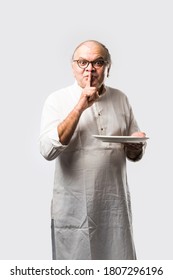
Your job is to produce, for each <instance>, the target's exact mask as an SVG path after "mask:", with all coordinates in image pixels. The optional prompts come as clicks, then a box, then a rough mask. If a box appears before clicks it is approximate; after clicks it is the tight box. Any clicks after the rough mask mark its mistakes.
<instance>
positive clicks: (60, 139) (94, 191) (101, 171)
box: [40, 40, 145, 260]
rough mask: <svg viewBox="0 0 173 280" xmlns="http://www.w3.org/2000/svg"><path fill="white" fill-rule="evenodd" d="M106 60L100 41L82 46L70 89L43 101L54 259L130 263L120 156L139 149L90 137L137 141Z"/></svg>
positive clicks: (129, 221) (138, 156)
mask: <svg viewBox="0 0 173 280" xmlns="http://www.w3.org/2000/svg"><path fill="white" fill-rule="evenodd" d="M110 67H111V56H110V53H109V51H108V49H107V48H106V47H105V46H104V45H103V44H102V43H100V42H98V41H95V40H88V41H85V42H82V43H81V44H80V45H79V46H78V47H77V48H76V49H75V51H74V53H73V56H72V70H73V74H74V77H75V82H74V84H73V85H71V86H68V87H66V88H63V89H60V90H57V91H55V92H54V93H52V94H51V95H49V96H48V98H47V99H46V101H45V104H44V107H43V112H42V121H41V133H40V151H41V154H42V155H43V156H44V157H45V158H46V159H47V160H53V159H55V175H54V188H53V199H52V213H51V216H52V252H53V259H61V260H65V259H66V260H92V259H93V260H94V259H98V260H99V259H105V260H115V259H119V260H120V259H136V253H135V247H134V242H133V231H132V218H131V204H130V193H129V188H128V182H127V173H126V158H128V159H130V160H132V161H137V160H139V159H141V158H142V155H143V152H144V145H143V143H135V144H131V143H126V144H125V145H123V144H120V143H112V142H111V143H109V142H102V141H99V140H98V139H96V138H95V137H93V135H95V134H99V135H109V136H111V135H112V136H116V135H118V136H130V135H135V136H140V137H144V136H145V133H143V132H140V131H139V128H138V125H137V122H136V120H135V118H134V115H133V111H132V108H131V106H130V104H129V101H128V98H127V96H126V95H125V94H124V93H122V92H121V91H119V90H117V89H114V88H111V87H108V86H106V85H105V79H106V77H108V75H109V71H110Z"/></svg>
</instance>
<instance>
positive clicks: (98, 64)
mask: <svg viewBox="0 0 173 280" xmlns="http://www.w3.org/2000/svg"><path fill="white" fill-rule="evenodd" d="M94 65H95V66H100V67H101V66H103V65H104V60H97V61H95V62H94Z"/></svg>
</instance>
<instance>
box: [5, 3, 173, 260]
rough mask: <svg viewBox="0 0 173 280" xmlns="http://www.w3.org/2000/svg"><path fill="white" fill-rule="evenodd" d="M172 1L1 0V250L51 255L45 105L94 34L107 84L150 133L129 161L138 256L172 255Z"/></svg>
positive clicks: (69, 79)
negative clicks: (108, 60) (43, 151)
mask: <svg viewBox="0 0 173 280" xmlns="http://www.w3.org/2000/svg"><path fill="white" fill-rule="evenodd" d="M171 2H172V1H171V0H170V1H169V0H164V1H159V0H157V1H152V0H145V1H140V0H131V1H129V0H126V1H125V0H119V1H118V0H112V1H111V0H107V1H101V0H87V1H81V0H73V1H70V0H63V1H58V0H57V1H55V0H47V1H46V0H45V1H44V0H28V1H27V0H26V1H24V0H15V1H12V0H11V1H10V0H4V1H1V2H0V29H1V30H0V32H1V33H0V80H1V81H0V94H1V97H0V100H1V102H0V131H1V137H0V139H1V145H0V149H1V153H0V164H1V168H0V170H1V175H0V259H6V260H8V259H14V260H15V259H16V260H17V259H21V260H25V259H35V260H36V259H37V260H39V259H40V260H46V259H51V240H50V201H51V198H52V187H53V173H54V162H48V161H46V160H45V159H44V158H42V156H41V155H40V152H39V145H38V139H39V131H40V119H41V111H42V107H43V103H44V100H45V98H46V97H47V96H48V95H49V94H50V93H52V92H53V91H54V90H56V89H59V88H61V87H64V86H67V85H69V84H71V83H73V75H72V71H71V68H70V59H71V54H72V52H73V50H74V48H75V47H76V45H78V44H79V43H80V42H81V41H83V40H87V39H96V40H99V41H101V42H102V43H104V44H105V45H106V46H107V47H108V48H109V50H110V53H111V54H112V60H113V65H112V69H111V72H110V77H109V79H108V80H107V84H108V85H110V86H113V87H116V88H119V89H120V90H122V91H124V92H125V93H126V94H127V95H128V97H129V100H130V102H131V104H132V107H133V110H134V113H135V116H136V118H137V120H138V123H139V125H140V127H141V130H143V131H145V132H146V133H147V135H148V136H149V137H150V139H149V140H148V147H147V150H146V154H145V156H144V158H143V160H142V161H141V162H139V163H131V162H129V163H128V178H129V185H130V189H131V196H132V208H133V224H134V238H135V244H136V249H137V255H138V258H139V259H143V260H144V259H146V260H148V259H150V260H151V259H155V260H159V259H165V260H166V259H167V260H168V259H173V242H172V236H173V226H172V213H173V203H172V197H173V190H172V188H173V180H172V173H173V170H172V136H173V135H172V131H173V128H172V120H173V112H172V99H171V97H172V92H173V84H172V83H173V82H172V81H173V79H172V72H173V42H172V34H173V30H172V29H173V28H172V26H173V17H172V7H171Z"/></svg>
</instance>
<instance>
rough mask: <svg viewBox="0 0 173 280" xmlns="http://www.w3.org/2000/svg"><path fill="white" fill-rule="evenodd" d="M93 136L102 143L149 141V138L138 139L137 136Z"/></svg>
mask: <svg viewBox="0 0 173 280" xmlns="http://www.w3.org/2000/svg"><path fill="white" fill-rule="evenodd" d="M93 136H94V137H95V138H97V139H98V140H101V141H103V142H112V143H141V142H145V141H146V140H147V139H149V137H138V136H106V135H93Z"/></svg>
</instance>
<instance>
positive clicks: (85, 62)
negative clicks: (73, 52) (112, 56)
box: [73, 59, 107, 69]
mask: <svg viewBox="0 0 173 280" xmlns="http://www.w3.org/2000/svg"><path fill="white" fill-rule="evenodd" d="M73 61H74V62H77V65H78V66H79V67H80V68H82V69H85V68H87V67H88V65H89V64H90V63H91V65H92V67H94V68H96V69H98V68H101V67H103V65H105V64H106V63H107V61H106V60H103V59H96V60H94V61H88V60H86V59H76V60H73Z"/></svg>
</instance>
